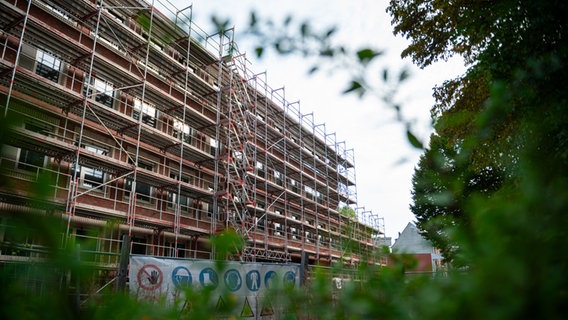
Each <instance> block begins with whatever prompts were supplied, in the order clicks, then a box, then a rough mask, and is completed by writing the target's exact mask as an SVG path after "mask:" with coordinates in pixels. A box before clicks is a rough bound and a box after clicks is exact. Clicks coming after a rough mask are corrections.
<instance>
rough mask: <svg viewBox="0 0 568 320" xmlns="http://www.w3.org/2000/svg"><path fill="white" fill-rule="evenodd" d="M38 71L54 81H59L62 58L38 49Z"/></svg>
mask: <svg viewBox="0 0 568 320" xmlns="http://www.w3.org/2000/svg"><path fill="white" fill-rule="evenodd" d="M36 61H37V64H36V71H35V72H36V73H37V74H38V75H40V76H42V77H44V78H46V79H49V80H51V81H53V82H58V81H59V70H60V69H61V60H59V59H58V58H56V57H54V56H52V55H51V54H49V53H47V52H45V51H43V50H38V51H37V55H36Z"/></svg>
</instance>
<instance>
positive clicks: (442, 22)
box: [388, 0, 568, 241]
mask: <svg viewBox="0 0 568 320" xmlns="http://www.w3.org/2000/svg"><path fill="white" fill-rule="evenodd" d="M388 11H389V12H390V13H391V15H392V17H393V20H392V22H393V25H394V32H395V33H396V34H401V35H403V36H405V37H407V38H408V39H410V41H411V44H410V45H409V47H408V48H407V49H406V50H404V51H403V53H402V55H403V56H408V57H411V58H412V59H413V61H414V62H415V63H416V64H417V65H419V66H421V67H427V66H428V65H430V64H431V63H432V62H434V61H436V60H438V59H447V58H449V57H451V56H452V55H455V54H457V55H461V56H462V57H463V58H464V59H465V61H466V63H468V64H469V65H470V68H469V69H468V71H467V72H466V74H465V75H463V76H461V77H459V78H457V79H453V80H449V81H446V82H445V83H444V84H443V85H442V86H440V87H437V88H436V90H435V94H434V96H435V98H436V105H435V106H434V107H433V109H432V115H433V119H434V121H435V130H436V135H437V136H438V138H436V139H443V141H444V143H445V146H444V148H441V147H442V146H441V145H440V144H439V141H438V142H435V143H433V144H431V150H428V151H427V152H426V154H425V156H424V157H426V158H428V157H430V158H432V157H439V156H440V153H439V152H437V151H435V150H436V149H438V150H445V151H447V150H448V149H455V150H458V151H459V157H458V158H456V159H451V158H450V159H445V162H446V163H452V165H458V167H463V170H465V171H463V170H459V171H453V172H451V173H452V174H453V175H454V182H457V181H463V179H462V174H463V172H470V174H471V175H472V177H478V178H480V179H481V180H482V181H486V182H490V181H493V182H496V183H497V184H491V188H489V189H486V188H485V183H482V184H476V185H473V186H471V185H468V184H467V183H465V184H464V183H457V185H460V187H459V188H461V189H463V190H462V192H459V194H461V195H467V197H466V199H467V198H469V197H470V196H471V195H472V194H476V195H478V194H479V193H482V194H485V196H488V193H491V192H495V191H496V190H498V188H496V187H497V186H499V185H501V184H502V183H503V182H504V181H506V184H507V185H510V186H514V185H516V184H518V181H519V178H520V176H519V175H520V173H519V164H520V157H522V156H524V155H525V154H524V152H525V150H526V148H527V147H528V146H529V143H530V144H535V145H538V146H539V147H538V148H539V149H541V150H545V149H546V150H549V151H550V153H549V154H551V155H553V156H559V158H558V160H560V161H562V162H564V160H562V159H565V158H566V157H565V152H566V151H564V150H566V149H565V148H564V146H565V145H566V143H567V142H568V140H567V139H566V138H565V136H566V129H565V126H563V125H562V124H561V123H563V120H561V119H565V116H563V112H561V105H562V103H561V102H562V101H565V99H566V97H565V93H563V92H559V91H558V90H554V89H553V88H555V87H556V83H560V81H562V79H563V77H564V75H565V67H564V66H563V63H562V62H560V61H563V60H564V58H565V56H566V41H565V40H564V39H565V37H566V30H567V29H566V21H565V19H564V16H565V14H566V11H567V6H566V4H564V3H563V2H561V1H546V2H545V3H543V2H539V3H538V4H537V3H533V2H530V1H503V2H500V3H494V4H490V3H487V2H473V3H471V2H470V1H457V2H455V1H454V2H449V1H423V0H416V1H396V0H393V1H391V2H390V6H389V8H388ZM543 74H546V76H543ZM559 103H560V104H559ZM543 108H545V109H546V110H547V111H546V112H542V109H543ZM537 119H538V120H537ZM535 120H536V121H535ZM535 123H539V124H538V126H539V127H541V128H542V129H544V130H540V129H539V130H538V132H537V133H538V134H534V133H535V132H534V131H533V132H530V131H529V130H531V129H529V128H531V127H532V130H534V129H535V128H534V127H533V125H534V124H535ZM544 124H545V125H544ZM546 132H548V133H546ZM541 134H542V135H541ZM433 139H434V138H433ZM438 160H440V159H438ZM434 162H435V160H434V159H429V160H428V161H426V160H425V159H423V160H422V161H421V163H420V164H419V167H418V168H417V170H416V174H415V177H414V193H413V196H414V201H415V204H414V205H413V206H412V209H413V212H414V213H415V214H416V215H417V217H418V219H419V226H420V227H422V228H423V229H424V233H425V235H426V236H427V237H429V238H431V240H433V241H435V238H436V237H437V235H436V234H437V233H436V232H432V233H430V232H429V231H428V228H427V223H426V222H427V221H428V220H430V219H431V218H434V217H436V216H440V217H442V216H444V217H447V216H450V215H452V214H451V211H450V210H448V209H449V208H448V207H447V206H444V205H441V206H438V208H437V210H438V211H437V213H436V214H434V211H433V210H432V207H431V206H437V205H438V204H437V203H436V201H438V200H439V199H437V198H436V197H432V196H430V195H428V194H427V193H426V194H425V193H424V192H429V190H428V188H424V187H422V185H424V184H428V182H427V181H421V180H423V179H424V176H428V174H427V172H430V174H431V173H432V170H433V168H432V166H430V164H432V163H434ZM435 171H436V170H435V168H434V172H435ZM439 173H440V172H439ZM444 174H447V172H445V173H444ZM466 176H468V174H466ZM438 187H440V186H438ZM446 187H447V188H446V189H445V190H444V191H445V192H448V193H446V195H448V194H455V190H454V191H452V188H450V186H446ZM468 187H475V188H477V187H482V190H478V191H479V192H474V193H470V192H465V191H466V189H467V188H468ZM459 188H458V189H459ZM458 198H459V197H458ZM428 199H429V201H430V205H431V206H430V207H429V208H430V209H429V210H427V211H429V213H426V212H421V211H422V210H426V207H427V206H426V207H425V204H424V201H426V200H428ZM454 201H458V200H457V199H454ZM458 202H459V203H461V204H460V205H459V207H460V208H464V207H465V206H466V204H467V201H461V200H460V201H458ZM454 214H455V215H456V216H460V217H462V218H460V219H461V220H462V221H461V222H463V225H465V226H467V225H468V223H467V221H464V220H463V219H464V218H463V214H462V213H459V214H457V213H456V212H455V211H454ZM460 219H458V220H460Z"/></svg>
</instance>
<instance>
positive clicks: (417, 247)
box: [391, 222, 443, 273]
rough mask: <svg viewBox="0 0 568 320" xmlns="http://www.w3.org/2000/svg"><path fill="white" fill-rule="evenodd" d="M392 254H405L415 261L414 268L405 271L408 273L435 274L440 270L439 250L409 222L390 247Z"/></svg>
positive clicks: (440, 257) (440, 258)
mask: <svg viewBox="0 0 568 320" xmlns="http://www.w3.org/2000/svg"><path fill="white" fill-rule="evenodd" d="M391 250H392V253H393V254H395V255H396V254H406V255H410V256H412V257H413V258H415V259H416V262H417V264H416V267H415V268H413V269H409V270H405V271H406V272H409V273H417V272H418V273H420V272H436V271H439V270H441V268H442V260H443V257H442V256H441V255H440V250H439V249H438V248H435V247H434V246H433V245H432V243H431V242H430V241H428V240H426V239H424V237H422V235H420V232H419V230H418V228H417V227H416V225H415V224H414V223H412V222H409V223H408V224H407V225H406V227H405V228H404V230H403V231H402V232H401V233H399V236H398V239H396V240H395V241H394V244H393V245H392V247H391Z"/></svg>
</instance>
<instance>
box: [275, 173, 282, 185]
mask: <svg viewBox="0 0 568 320" xmlns="http://www.w3.org/2000/svg"><path fill="white" fill-rule="evenodd" d="M274 182H276V184H277V185H279V186H282V173H280V172H278V171H276V170H275V171H274Z"/></svg>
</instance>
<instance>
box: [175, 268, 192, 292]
mask: <svg viewBox="0 0 568 320" xmlns="http://www.w3.org/2000/svg"><path fill="white" fill-rule="evenodd" d="M192 281H193V279H192V278H191V272H189V269H187V268H186V267H182V266H179V267H177V268H175V269H174V271H172V282H173V283H174V285H175V286H176V288H180V287H182V288H187V287H189V286H191V282H192Z"/></svg>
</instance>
